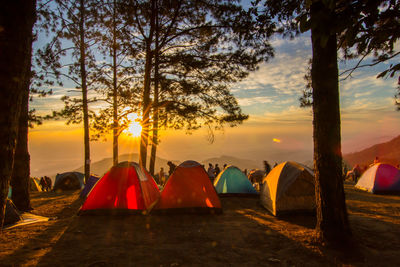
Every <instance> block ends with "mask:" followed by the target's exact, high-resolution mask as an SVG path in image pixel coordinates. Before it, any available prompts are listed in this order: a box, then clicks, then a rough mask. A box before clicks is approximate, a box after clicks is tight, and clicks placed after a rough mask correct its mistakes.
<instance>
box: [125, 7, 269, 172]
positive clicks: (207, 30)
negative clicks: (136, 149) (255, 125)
mask: <svg viewBox="0 0 400 267" xmlns="http://www.w3.org/2000/svg"><path fill="white" fill-rule="evenodd" d="M126 10H127V16H128V17H130V19H131V20H132V21H135V22H136V25H137V27H138V30H139V33H141V38H140V39H141V40H140V41H141V42H142V45H141V47H142V48H143V49H144V57H145V60H144V61H145V64H144V65H145V71H144V80H143V88H144V89H143V92H142V94H143V101H142V105H143V106H142V110H143V122H142V127H143V131H142V141H141V152H140V158H141V162H142V163H145V162H146V157H147V144H148V135H149V134H148V132H149V125H150V122H151V120H150V116H149V113H150V111H151V110H153V114H157V116H153V117H154V118H156V120H154V121H153V123H154V124H153V140H154V141H153V142H152V143H153V145H154V146H155V145H157V142H158V141H156V140H157V130H158V127H157V126H155V125H157V124H158V123H157V118H158V117H160V119H161V120H163V122H161V123H160V124H162V125H164V126H167V127H173V128H183V127H184V128H186V129H187V130H194V129H198V128H200V127H202V126H207V127H209V129H213V127H214V128H217V129H219V128H221V127H222V125H224V124H225V123H228V124H230V125H231V126H234V125H235V124H237V123H239V122H241V121H243V120H244V119H246V118H247V116H246V115H244V114H242V112H241V110H240V108H239V106H238V105H237V101H236V100H235V98H234V97H233V95H232V94H230V92H229V84H231V83H233V82H236V81H239V80H240V79H243V78H245V77H246V75H247V74H248V72H249V71H252V70H254V69H255V68H256V67H257V64H258V63H260V62H261V61H263V60H265V59H266V58H268V57H269V56H272V49H271V47H270V46H269V44H268V43H267V42H265V39H260V40H258V39H254V38H250V36H251V34H252V33H254V31H252V29H254V28H253V27H252V25H253V24H252V22H253V21H252V20H251V16H250V15H249V14H248V13H246V12H245V11H244V10H243V8H242V7H241V6H240V5H238V4H237V3H236V1H156V0H153V1H151V2H140V1H135V5H131V6H130V8H126ZM128 20H129V18H128ZM238 25H246V27H247V29H246V30H244V28H241V27H239V26H238ZM140 41H138V43H140ZM156 46H157V47H156ZM138 47H140V45H139V46H138ZM256 47H257V48H258V49H254V48H256ZM156 60H157V62H158V64H155V61H156ZM156 68H157V71H156V72H157V73H158V74H157V75H156V78H154V71H153V70H155V69H156ZM152 73H153V79H151V76H152V75H151V74H152ZM152 81H153V83H152ZM152 84H153V88H157V89H159V90H160V91H159V92H158V93H159V94H158V98H159V99H158V98H157V94H155V96H156V98H157V99H155V98H154V99H153V101H151V99H150V92H151V85H152ZM156 85H157V86H156ZM158 85H159V86H158ZM156 93H157V92H156ZM155 103H157V105H156V104H155ZM220 113H221V114H220ZM153 151H155V150H154V149H153ZM154 157H155V153H153V156H152V159H151V162H152V166H153V164H154ZM152 166H151V167H150V169H153V167H152Z"/></svg>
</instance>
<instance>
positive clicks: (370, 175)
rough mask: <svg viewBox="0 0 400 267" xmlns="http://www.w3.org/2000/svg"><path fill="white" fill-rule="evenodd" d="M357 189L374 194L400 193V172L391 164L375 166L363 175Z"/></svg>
mask: <svg viewBox="0 0 400 267" xmlns="http://www.w3.org/2000/svg"><path fill="white" fill-rule="evenodd" d="M356 188H359V189H361V190H365V191H368V192H371V193H374V194H393V193H400V170H399V169H397V168H396V167H394V166H392V165H390V164H384V163H377V164H374V165H373V166H371V167H370V168H369V169H368V170H366V171H365V172H364V173H363V175H361V177H360V179H359V180H358V182H357V184H356Z"/></svg>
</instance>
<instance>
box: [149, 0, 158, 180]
mask: <svg viewBox="0 0 400 267" xmlns="http://www.w3.org/2000/svg"><path fill="white" fill-rule="evenodd" d="M155 10H156V12H157V13H156V26H155V32H156V38H155V42H156V49H155V53H154V57H155V58H154V100H153V133H152V142H151V154H150V167H149V170H150V173H151V174H152V175H153V176H154V174H155V173H154V169H155V165H156V154H157V146H158V85H159V77H158V68H159V43H158V41H159V40H158V37H159V25H158V3H157V1H156V7H155Z"/></svg>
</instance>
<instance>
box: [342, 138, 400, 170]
mask: <svg viewBox="0 0 400 267" xmlns="http://www.w3.org/2000/svg"><path fill="white" fill-rule="evenodd" d="M375 157H378V158H379V160H380V161H381V162H384V163H389V164H392V165H394V166H397V164H399V163H400V135H399V136H397V137H395V138H393V139H391V140H389V141H387V142H383V143H379V144H375V145H372V146H370V147H368V148H365V149H363V150H361V151H358V152H352V153H348V154H345V155H343V159H344V160H345V161H346V162H347V163H348V164H349V165H350V166H354V165H355V164H359V165H360V166H369V165H370V164H371V163H373V162H374V159H375Z"/></svg>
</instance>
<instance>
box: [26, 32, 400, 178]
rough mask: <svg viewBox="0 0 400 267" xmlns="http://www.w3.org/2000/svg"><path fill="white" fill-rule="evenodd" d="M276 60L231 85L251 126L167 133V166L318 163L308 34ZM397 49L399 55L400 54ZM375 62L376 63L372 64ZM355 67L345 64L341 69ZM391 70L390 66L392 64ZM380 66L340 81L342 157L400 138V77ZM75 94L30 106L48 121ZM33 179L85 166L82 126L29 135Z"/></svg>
mask: <svg viewBox="0 0 400 267" xmlns="http://www.w3.org/2000/svg"><path fill="white" fill-rule="evenodd" d="M272 45H273V47H274V49H275V57H274V58H273V59H272V60H270V61H269V62H267V63H263V64H261V65H260V67H259V69H258V70H257V71H255V72H252V73H250V75H249V76H248V77H247V78H246V79H244V80H243V81H241V82H239V83H237V84H233V85H232V86H231V91H232V93H233V94H234V95H235V96H236V98H237V100H238V103H239V104H240V106H241V108H242V109H243V112H244V113H246V114H248V115H249V119H248V120H247V121H245V122H244V123H243V124H242V125H239V126H237V127H235V128H230V127H225V129H224V130H223V131H218V132H215V141H214V142H213V143H210V142H209V141H208V138H207V131H206V130H205V129H200V130H198V131H195V132H193V133H192V134H190V135H188V134H186V133H185V132H184V131H173V130H168V131H161V133H160V138H161V143H160V145H159V148H158V156H159V157H162V158H165V159H168V160H178V161H184V160H188V159H192V160H197V161H202V160H204V159H207V158H211V157H219V156H222V155H228V156H234V157H237V158H243V159H250V160H254V161H255V162H257V163H259V164H260V167H261V166H262V161H263V160H268V161H269V162H271V163H272V162H278V163H279V162H280V161H285V160H295V161H298V162H307V161H311V160H312V151H313V139H312V131H313V130H312V110H311V108H300V104H299V97H300V96H301V94H302V90H303V88H304V87H305V81H304V79H303V77H304V75H305V73H306V70H307V65H308V59H309V58H310V57H311V40H310V36H309V34H303V35H301V36H299V37H297V38H295V39H294V40H288V39H281V38H274V39H273V40H272ZM398 48H399V47H398V44H397V48H396V50H399V49H398ZM367 60H370V59H367ZM353 64H354V62H346V63H343V62H340V64H339V68H340V70H345V69H347V68H349V67H351V66H352V65H353ZM387 64H389V63H387ZM387 64H381V65H378V66H375V67H368V68H362V69H359V70H357V71H355V72H354V74H353V75H352V78H349V79H346V80H345V81H341V82H340V108H341V122H342V128H341V132H342V152H343V153H344V154H345V153H350V152H356V151H360V150H362V149H364V148H367V147H369V146H371V145H374V144H377V143H380V142H384V141H389V140H390V139H392V138H394V137H396V136H398V135H400V112H399V111H396V107H395V104H394V103H395V102H394V101H395V100H394V94H395V90H396V86H397V78H388V79H377V78H376V76H377V74H378V73H379V72H380V71H382V70H383V69H385V67H387ZM69 89H70V88H68V87H66V88H56V90H55V91H54V94H53V95H51V96H49V97H46V98H44V99H35V100H34V102H32V103H31V107H33V108H36V110H37V111H38V112H39V113H42V114H45V113H46V112H48V111H50V110H57V109H61V108H62V107H63V103H62V102H61V100H60V97H61V96H63V95H64V94H66V93H67V92H68V90H69ZM138 142H139V139H138V138H133V137H129V136H127V135H125V134H123V136H121V137H120V148H119V149H120V154H125V153H138ZM29 152H30V155H31V175H33V176H41V175H50V174H54V173H57V172H63V171H70V170H73V169H76V168H78V167H80V166H82V165H83V158H84V150H83V130H82V126H81V125H72V126H71V125H70V126H67V125H65V123H64V122H62V121H48V122H45V123H44V124H43V125H41V126H37V127H35V128H34V129H31V130H30V133H29ZM107 157H112V146H111V138H108V141H96V142H91V161H92V162H95V161H98V160H101V159H103V158H107Z"/></svg>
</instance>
